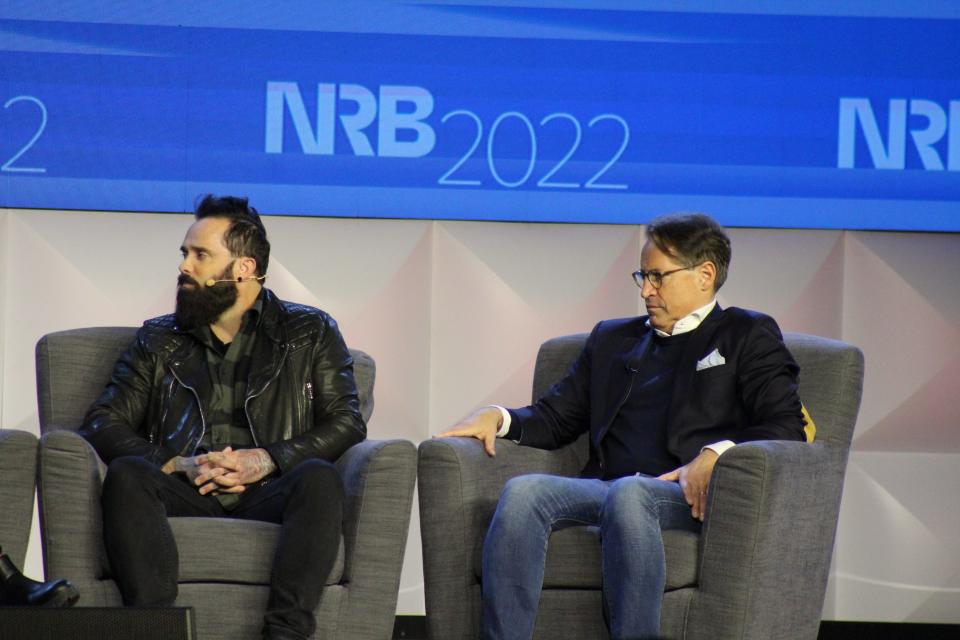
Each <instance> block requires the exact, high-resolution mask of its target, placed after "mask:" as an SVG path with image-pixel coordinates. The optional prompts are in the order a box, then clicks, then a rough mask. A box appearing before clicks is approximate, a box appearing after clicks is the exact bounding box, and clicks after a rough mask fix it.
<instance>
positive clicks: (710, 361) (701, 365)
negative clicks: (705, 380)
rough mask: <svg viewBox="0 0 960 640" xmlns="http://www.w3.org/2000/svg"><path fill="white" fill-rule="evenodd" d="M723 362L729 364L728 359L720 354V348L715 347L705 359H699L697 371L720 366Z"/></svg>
mask: <svg viewBox="0 0 960 640" xmlns="http://www.w3.org/2000/svg"><path fill="white" fill-rule="evenodd" d="M722 364H727V359H726V358H724V357H723V356H722V355H720V350H719V349H714V350H713V351H711V352H710V353H708V354H707V355H706V356H704V357H703V359H701V360H697V371H703V370H704V369H709V368H710V367H719V366H720V365H722Z"/></svg>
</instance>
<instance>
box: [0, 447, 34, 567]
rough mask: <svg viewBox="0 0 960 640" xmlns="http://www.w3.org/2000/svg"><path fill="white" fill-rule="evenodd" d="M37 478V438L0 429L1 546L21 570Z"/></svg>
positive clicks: (31, 517) (28, 537)
mask: <svg viewBox="0 0 960 640" xmlns="http://www.w3.org/2000/svg"><path fill="white" fill-rule="evenodd" d="M36 477H37V436H35V435H33V434H32V433H28V432H26V431H17V430H14V429H0V505H2V507H0V508H2V509H3V515H2V516H0V547H3V552H4V553H6V554H7V555H8V556H10V559H11V560H13V562H14V564H16V565H17V566H18V567H21V568H22V567H23V560H24V558H25V557H26V555H27V542H28V541H29V540H30V525H31V523H32V521H33V490H34V488H35V486H36V485H35V482H36Z"/></svg>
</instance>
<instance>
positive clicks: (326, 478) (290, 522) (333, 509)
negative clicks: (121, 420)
mask: <svg viewBox="0 0 960 640" xmlns="http://www.w3.org/2000/svg"><path fill="white" fill-rule="evenodd" d="M174 516H208V517H214V518H240V519H244V520H263V521H266V522H274V523H277V524H279V525H281V530H280V539H279V542H278V543H277V550H276V555H275V556H274V560H273V570H272V572H271V576H270V597H269V600H268V601H267V611H266V614H265V615H264V635H265V636H268V637H269V636H272V635H276V636H280V637H290V636H292V637H296V636H303V637H309V636H310V635H312V633H313V631H314V629H315V626H316V623H315V621H314V619H313V612H314V610H315V609H316V607H317V604H318V603H319V602H320V595H321V592H322V590H323V583H324V581H325V579H326V577H327V576H328V575H329V574H330V570H331V569H332V568H333V563H334V562H335V561H336V556H337V547H338V545H339V542H340V532H341V528H342V520H343V485H342V483H341V480H340V475H339V473H338V472H337V470H336V468H335V467H334V466H333V465H332V464H330V463H329V462H326V461H323V460H307V461H305V462H302V463H300V464H299V465H297V466H296V467H295V468H294V469H292V470H291V471H289V472H288V473H285V474H283V475H282V476H279V477H277V478H273V479H272V480H271V481H270V482H267V483H265V484H262V485H260V486H257V487H253V488H251V489H248V491H245V492H244V493H242V494H240V502H239V504H238V505H237V506H236V508H235V509H233V510H231V511H227V510H225V509H224V508H223V507H222V506H221V505H220V502H219V501H218V500H217V499H216V498H215V497H213V496H211V495H206V496H202V495H200V494H199V493H198V492H197V489H196V487H193V486H192V485H190V483H189V482H187V481H186V479H185V478H184V476H183V475H182V474H174V475H167V474H165V473H164V472H163V471H161V470H160V469H159V468H157V467H155V466H154V465H152V464H151V463H149V462H147V461H145V460H143V459H142V458H136V457H123V458H117V459H116V460H114V461H113V462H111V463H110V467H109V469H108V471H107V477H106V480H105V481H104V484H103V537H104V543H105V545H106V548H107V557H108V558H109V560H110V567H111V570H112V572H113V577H114V579H115V580H116V582H117V585H118V586H119V588H120V593H121V594H122V595H123V600H124V603H125V604H127V605H130V606H170V605H172V604H173V602H174V600H175V599H176V597H177V569H178V555H177V547H176V543H175V541H174V539H173V532H172V531H171V529H170V525H169V523H168V522H167V518H168V517H174ZM233 560H234V559H233V558H224V561H225V562H231V561H233Z"/></svg>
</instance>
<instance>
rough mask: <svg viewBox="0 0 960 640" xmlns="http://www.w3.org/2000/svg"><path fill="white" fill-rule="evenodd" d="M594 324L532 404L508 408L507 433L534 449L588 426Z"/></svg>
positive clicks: (553, 446) (576, 434)
mask: <svg viewBox="0 0 960 640" xmlns="http://www.w3.org/2000/svg"><path fill="white" fill-rule="evenodd" d="M599 328H600V324H597V325H596V326H595V327H594V328H593V331H591V332H590V336H589V337H588V338H587V341H586V343H585V344H584V347H583V351H581V352H580V355H578V356H577V358H576V360H574V361H573V364H572V365H570V369H569V370H568V371H567V373H566V375H565V376H564V377H563V379H561V380H560V382H558V383H557V384H555V385H553V386H552V387H550V389H549V391H547V393H546V394H544V396H543V397H542V398H540V399H539V400H537V401H536V402H534V403H533V404H532V405H530V406H527V407H523V408H522V409H511V410H510V420H511V422H510V432H509V433H508V434H507V437H508V438H510V439H512V440H517V441H518V442H519V443H520V444H522V445H524V446H529V447H536V448H538V449H556V448H558V447H562V446H563V445H565V444H568V443H570V442H573V441H574V440H576V439H577V438H578V437H579V436H580V435H581V434H583V433H584V432H585V431H587V430H588V428H589V426H590V375H591V367H592V366H593V352H594V345H595V344H596V338H597V332H598V330H599Z"/></svg>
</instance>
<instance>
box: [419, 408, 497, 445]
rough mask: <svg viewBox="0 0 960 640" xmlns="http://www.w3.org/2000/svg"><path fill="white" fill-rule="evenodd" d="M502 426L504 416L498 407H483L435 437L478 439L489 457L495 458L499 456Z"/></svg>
mask: <svg viewBox="0 0 960 640" xmlns="http://www.w3.org/2000/svg"><path fill="white" fill-rule="evenodd" d="M502 425H503V416H502V414H501V412H500V409H498V408H497V407H481V408H480V409H477V410H476V411H474V412H473V413H471V414H470V415H468V416H467V417H465V418H463V419H462V420H460V422H458V423H457V424H455V425H453V426H452V427H450V428H449V429H447V430H446V431H444V432H443V433H441V434H439V435H437V436H434V437H436V438H446V437H448V436H460V437H463V438H476V439H477V440H479V441H480V442H482V443H483V448H484V450H485V451H486V452H487V455H490V456H495V455H497V452H496V442H497V432H498V431H499V430H500V427H501V426H502Z"/></svg>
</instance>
